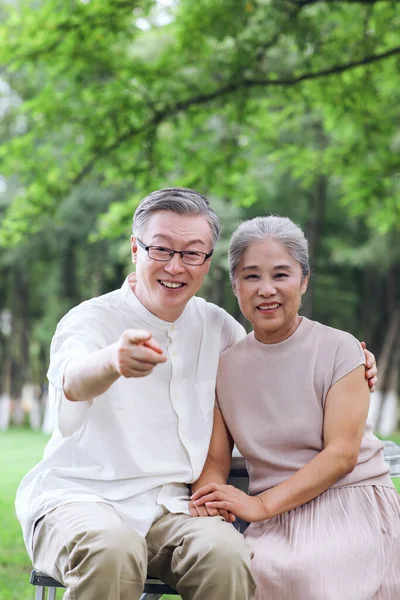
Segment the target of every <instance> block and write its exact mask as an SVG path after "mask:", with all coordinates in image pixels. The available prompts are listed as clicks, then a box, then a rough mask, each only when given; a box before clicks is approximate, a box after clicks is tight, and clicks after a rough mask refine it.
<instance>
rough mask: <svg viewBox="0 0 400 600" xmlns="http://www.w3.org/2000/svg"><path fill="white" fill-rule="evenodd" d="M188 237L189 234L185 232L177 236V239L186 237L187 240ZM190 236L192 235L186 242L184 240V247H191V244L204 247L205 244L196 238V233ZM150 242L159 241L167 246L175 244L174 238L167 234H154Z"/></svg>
mask: <svg viewBox="0 0 400 600" xmlns="http://www.w3.org/2000/svg"><path fill="white" fill-rule="evenodd" d="M188 235H189V236H190V235H191V234H190V233H188V232H187V231H185V232H184V233H182V234H178V237H186V238H187V237H188ZM192 235H193V237H192V238H191V239H189V240H187V241H186V240H184V241H185V245H186V246H189V245H193V244H202V245H203V246H204V243H205V242H204V241H203V240H202V239H201V238H199V237H198V235H199V234H198V233H197V232H194V233H193V234H192ZM152 240H153V241H157V240H160V241H165V242H168V243H169V244H173V243H174V242H176V237H174V236H170V235H167V234H163V233H155V234H154V235H153V236H152Z"/></svg>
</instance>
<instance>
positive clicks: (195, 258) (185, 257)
mask: <svg viewBox="0 0 400 600" xmlns="http://www.w3.org/2000/svg"><path fill="white" fill-rule="evenodd" d="M136 242H137V244H138V246H140V247H141V248H143V250H146V252H147V254H148V255H149V258H152V259H153V260H159V261H160V262H168V261H169V260H171V258H172V257H173V256H174V254H180V255H181V259H182V262H184V263H185V265H192V266H194V267H200V266H201V265H204V263H205V262H206V260H207V259H208V258H210V257H211V256H212V254H213V252H214V250H211V252H209V253H208V254H206V253H205V252H198V251H197V250H182V251H180V250H171V248H164V246H146V245H145V244H143V242H142V241H140V240H139V238H136Z"/></svg>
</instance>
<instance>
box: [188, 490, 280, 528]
mask: <svg viewBox="0 0 400 600" xmlns="http://www.w3.org/2000/svg"><path fill="white" fill-rule="evenodd" d="M191 500H192V502H193V507H194V508H195V509H196V510H199V509H200V508H201V507H205V508H206V509H207V511H208V510H210V509H218V510H226V511H229V512H230V513H232V514H234V515H236V516H237V517H239V518H241V519H243V520H244V521H247V522H248V523H253V522H254V521H264V520H265V519H267V518H268V515H267V510H266V507H265V505H264V503H263V501H262V499H261V498H260V497H259V496H249V495H248V494H245V492H242V491H241V490H238V489H237V488H235V487H234V486H233V485H223V484H219V483H209V484H207V485H204V486H203V487H201V488H199V489H198V490H197V492H195V493H194V494H193V496H192V497H191Z"/></svg>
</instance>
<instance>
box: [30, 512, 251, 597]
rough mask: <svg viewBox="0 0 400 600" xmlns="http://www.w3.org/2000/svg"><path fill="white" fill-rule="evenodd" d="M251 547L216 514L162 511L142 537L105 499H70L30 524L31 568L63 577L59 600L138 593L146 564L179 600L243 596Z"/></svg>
mask: <svg viewBox="0 0 400 600" xmlns="http://www.w3.org/2000/svg"><path fill="white" fill-rule="evenodd" d="M251 556H252V555H251V549H250V547H249V546H248V545H247V542H245V540H244V538H243V536H242V535H241V534H240V533H238V532H237V531H236V530H235V528H234V527H233V526H232V525H231V524H229V523H226V522H225V521H223V520H222V519H221V518H220V517H196V518H193V517H189V516H188V515H184V514H172V513H167V514H165V515H164V516H163V517H161V519H159V520H158V521H156V522H155V523H154V524H153V525H152V527H151V529H150V531H149V533H148V534H147V536H146V538H143V537H142V536H140V535H139V534H138V533H136V532H135V531H134V530H132V529H131V528H130V527H128V526H127V525H126V524H125V523H124V521H123V520H122V519H121V517H120V516H119V515H118V513H117V512H116V511H115V510H114V508H112V507H111V506H109V505H108V504H105V503H92V502H73V503H70V504H65V505H63V506H60V507H58V508H56V509H55V510H53V511H51V512H50V513H48V514H47V515H46V516H45V517H44V518H43V519H41V520H40V521H39V522H38V524H37V526H36V529H35V534H34V541H33V562H34V565H35V568H36V569H37V570H39V571H42V572H44V573H47V574H48V575H50V576H51V577H54V578H55V579H57V580H58V581H60V582H62V583H63V584H64V585H65V586H66V588H67V591H66V593H65V595H64V600H139V599H140V597H141V595H142V593H143V585H144V581H145V579H146V574H147V571H148V572H149V573H150V574H151V575H153V576H155V577H159V578H160V579H162V580H163V581H164V582H165V583H168V584H169V585H171V586H172V587H174V588H175V589H176V590H177V592H179V594H180V595H181V596H182V598H183V599H184V600H249V599H250V598H252V596H253V594H254V590H255V583H254V579H253V576H252V574H251V570H250V559H251Z"/></svg>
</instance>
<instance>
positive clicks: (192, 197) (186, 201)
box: [132, 188, 221, 247]
mask: <svg viewBox="0 0 400 600" xmlns="http://www.w3.org/2000/svg"><path fill="white" fill-rule="evenodd" d="M159 210H170V211H172V212H174V213H176V214H178V215H200V216H203V217H204V218H205V219H207V221H208V223H209V225H210V227H211V233H212V240H213V247H214V246H215V244H216V243H217V242H218V240H219V237H220V231H221V228H220V223H219V219H218V217H217V215H216V214H215V212H214V211H213V209H212V208H211V207H210V205H209V202H208V200H207V198H205V197H204V196H202V195H201V194H199V193H198V192H195V191H194V190H191V189H189V188H166V189H164V190H156V191H155V192H151V194H149V195H148V196H146V197H145V198H143V200H141V201H140V204H139V206H138V207H137V209H136V210H135V214H134V215H133V223H132V231H133V234H134V235H136V234H139V235H140V234H141V233H142V232H143V230H144V228H145V226H146V223H147V222H148V220H149V218H150V217H151V215H152V214H153V213H154V212H156V211H159Z"/></svg>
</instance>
